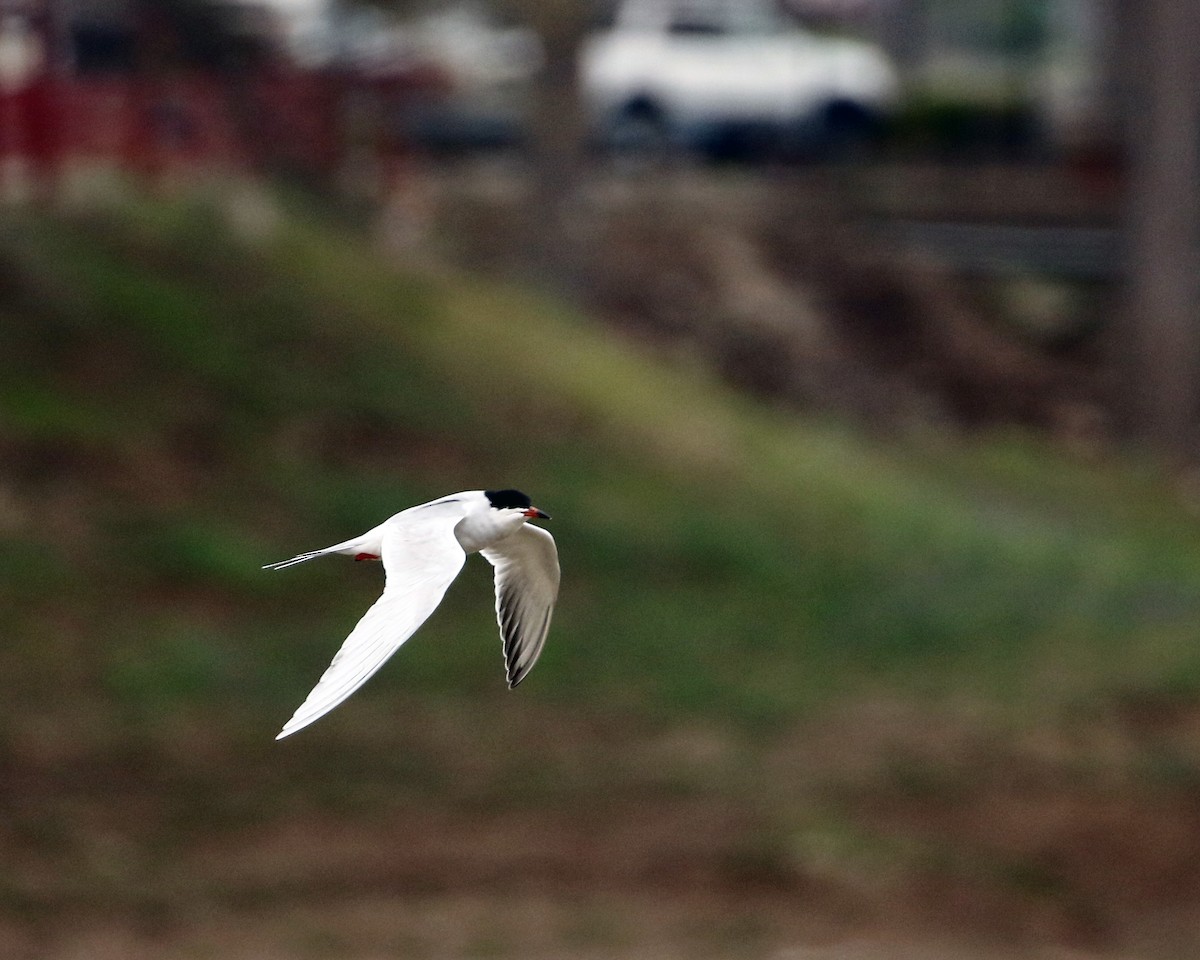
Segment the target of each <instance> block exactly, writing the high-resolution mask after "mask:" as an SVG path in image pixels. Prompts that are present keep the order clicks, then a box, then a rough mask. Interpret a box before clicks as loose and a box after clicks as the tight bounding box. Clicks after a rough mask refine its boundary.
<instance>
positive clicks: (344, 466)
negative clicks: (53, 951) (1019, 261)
mask: <svg viewBox="0 0 1200 960" xmlns="http://www.w3.org/2000/svg"><path fill="white" fill-rule="evenodd" d="M0 264H2V265H3V266H4V268H5V272H6V274H7V275H8V276H9V277H11V279H10V281H9V282H8V285H7V286H6V287H5V288H4V290H3V292H2V293H0V313H3V315H4V318H5V322H4V323H3V324H0V356H3V357H4V358H5V360H4V363H5V368H6V376H5V377H4V378H3V379H2V381H0V447H2V449H3V451H4V459H3V463H4V466H3V467H0V476H2V477H3V480H4V483H5V488H6V489H7V490H8V491H9V492H10V493H11V497H12V499H13V502H14V504H16V508H15V509H16V514H17V516H16V518H15V519H13V520H12V522H10V523H9V524H8V525H7V526H6V528H5V530H4V531H3V535H4V538H5V540H4V546H5V550H4V551H3V552H2V553H0V572H3V573H4V579H3V583H2V585H0V599H2V600H3V602H4V607H5V610H6V613H5V614H4V615H3V616H4V620H5V628H6V630H7V631H8V634H9V640H8V642H7V643H6V644H5V646H4V652H3V654H0V658H2V659H3V662H4V666H5V667H6V669H7V670H8V671H9V673H10V675H11V674H18V673H19V674H23V675H26V676H29V677H32V678H34V680H33V685H32V686H31V687H30V688H29V689H27V691H26V694H25V695H24V696H21V695H19V696H17V697H16V698H14V702H13V703H12V704H11V706H10V708H11V709H17V708H18V707H19V704H21V703H22V702H24V701H26V700H27V699H38V697H39V696H40V695H41V694H43V693H45V691H46V690H48V689H52V688H54V687H55V686H56V685H58V684H59V683H62V682H66V683H70V684H72V685H73V688H74V689H75V690H76V695H77V696H78V697H81V698H84V699H88V698H94V699H95V700H96V701H97V702H98V703H99V704H100V705H101V706H103V705H110V706H111V707H112V709H113V711H114V712H115V713H118V714H124V713H130V712H131V713H132V715H134V716H138V717H142V718H143V719H145V718H146V717H148V716H151V715H159V716H161V715H163V714H170V713H171V712H172V711H183V712H187V711H194V710H197V709H201V710H202V709H204V708H205V707H206V706H215V707H219V706H222V705H224V704H228V703H231V702H235V701H241V702H252V703H253V704H255V705H256V706H255V708H254V709H253V710H250V711H248V712H247V711H246V710H242V711H239V712H238V713H237V722H238V723H239V724H242V723H246V722H247V721H248V720H249V721H252V722H253V723H256V724H260V725H261V728H262V731H263V733H264V734H270V733H271V732H273V730H274V729H275V728H276V727H277V726H278V722H279V720H280V719H281V718H282V717H283V716H285V715H286V713H287V712H288V710H290V708H291V707H292V706H294V705H295V703H298V702H299V699H301V698H302V696H303V694H304V693H305V692H306V690H307V687H308V685H309V683H310V682H311V681H312V680H314V679H315V677H316V676H317V675H318V674H319V672H320V669H321V668H323V666H324V664H325V663H326V662H327V660H328V658H329V657H330V656H331V655H332V653H333V652H334V650H335V649H336V647H337V645H338V643H339V642H340V640H341V638H342V636H343V635H344V633H345V632H346V631H347V630H348V628H349V626H350V625H351V624H352V622H353V621H354V619H355V618H356V617H357V616H358V615H359V613H360V612H361V611H362V609H364V608H365V606H366V604H367V603H368V602H369V600H370V598H371V597H372V595H373V593H374V592H375V591H376V590H377V589H378V585H379V580H378V570H377V569H370V568H366V567H363V566H352V565H347V564H341V563H338V562H336V561H329V562H326V563H318V564H313V565H310V566H306V567H301V568H297V569H295V570H288V571H286V572H283V573H275V574H270V573H263V572H261V571H259V569H258V567H259V566H260V565H261V564H262V563H264V562H267V561H270V560H275V559H280V558H282V557H285V556H287V555H290V554H291V553H294V552H297V551H299V550H301V549H304V548H308V547H314V546H319V545H322V544H324V543H327V542H333V541H335V540H338V539H342V538H344V537H345V536H347V535H349V534H352V533H354V532H356V531H357V530H359V529H361V528H365V527H366V526H367V525H369V524H373V523H375V522H378V520H380V519H381V518H383V517H385V516H387V515H389V514H390V513H392V512H394V511H395V510H397V509H399V508H401V507H403V506H406V505H408V504H410V503H414V502H419V501H421V500H423V499H427V498H430V497H432V496H436V495H439V494H442V493H444V492H447V491H449V490H453V489H460V488H469V487H476V486H490V485H502V484H503V485H509V484H512V485H519V486H520V487H522V488H524V489H527V490H529V491H530V492H531V493H533V494H534V495H535V498H536V502H538V503H539V504H540V505H542V506H543V507H544V508H545V509H547V510H548V511H549V512H551V513H552V514H554V516H555V519H554V521H553V522H552V524H551V528H552V530H553V531H554V533H555V535H556V537H557V539H558V542H559V545H560V549H561V552H562V560H563V570H564V580H563V595H562V600H561V605H560V608H559V610H558V613H557V614H556V622H555V627H554V630H553V634H552V639H551V643H550V644H549V645H548V647H547V649H546V652H545V655H544V662H543V663H542V664H540V665H539V669H538V671H537V672H536V673H535V674H534V676H533V677H532V678H531V680H530V682H529V683H527V684H526V685H525V686H524V687H523V688H522V690H521V692H520V694H519V696H524V697H529V698H532V699H533V700H535V701H538V702H541V703H546V704H549V705H555V706H556V707H558V708H561V709H564V710H569V709H572V705H575V704H580V703H586V704H610V705H613V707H612V708H613V709H619V710H621V711H627V712H629V713H631V714H633V715H638V716H644V717H649V718H655V717H657V718H672V717H688V716H696V717H713V716H715V717H720V718H721V719H722V720H723V721H727V722H729V723H732V724H735V725H742V726H744V727H745V728H746V729H748V730H761V729H771V728H773V727H779V726H782V725H786V724H787V723H788V722H789V721H790V720H791V719H793V718H796V717H800V716H803V715H805V714H807V713H809V712H811V711H813V710H815V709H818V708H819V707H820V705H821V704H823V703H827V702H829V701H830V700H838V699H844V698H853V697H854V696H856V695H858V694H859V693H861V692H862V691H865V690H874V689H879V688H881V687H886V688H894V689H899V690H902V691H904V692H905V694H906V695H912V696H918V697H929V698H933V699H935V700H936V699H939V698H949V697H955V696H960V695H963V694H964V693H965V694H966V695H969V696H970V697H973V698H978V699H980V700H982V701H985V702H989V703H994V704H1002V705H1007V706H1008V707H1009V708H1012V709H1013V710H1014V711H1017V712H1020V711H1024V710H1027V709H1030V708H1033V707H1036V709H1038V710H1044V709H1049V710H1054V709H1058V708H1065V707H1066V706H1069V705H1070V704H1072V703H1075V702H1079V701H1082V700H1087V699H1088V698H1091V697H1095V696H1097V695H1101V694H1102V695H1105V696H1107V695H1110V694H1112V693H1114V692H1115V691H1120V690H1122V689H1127V688H1129V689H1138V690H1155V689H1159V688H1161V689H1170V690H1176V691H1177V690H1184V691H1188V695H1191V694H1192V692H1194V691H1196V690H1197V689H1198V687H1200V645H1197V644H1195V642H1194V635H1195V630H1194V624H1195V623H1197V622H1198V619H1200V617H1198V615H1200V553H1198V552H1197V551H1196V549H1195V547H1196V545H1197V540H1198V533H1200V529H1198V526H1197V522H1196V520H1195V518H1194V517H1193V516H1192V515H1191V514H1190V513H1188V512H1187V511H1186V510H1184V509H1183V508H1182V507H1181V505H1180V504H1179V502H1178V501H1177V498H1176V497H1175V496H1174V495H1173V493H1172V491H1171V488H1170V486H1169V484H1168V483H1167V482H1166V480H1165V479H1164V478H1163V477H1162V476H1160V475H1158V474H1157V473H1156V472H1155V471H1153V470H1151V469H1148V468H1145V467H1143V466H1140V465H1138V464H1133V463H1126V462H1111V463H1107V464H1102V465H1095V464H1089V465H1084V464H1080V463H1075V462H1071V461H1069V460H1067V459H1064V458H1063V457H1062V456H1061V455H1060V454H1058V453H1056V452H1055V451H1053V450H1051V449H1047V448H1044V447H1041V446H1039V445H1038V443H1036V442H1035V441H1031V440H1029V439H1025V438H1021V437H993V438H983V439H979V440H976V441H972V442H969V443H964V444H962V445H956V446H951V445H949V444H946V445H940V444H927V445H924V446H922V445H919V444H903V443H899V442H897V443H881V442H879V441H868V440H865V439H863V438H862V437H860V436H857V435H856V434H854V433H853V432H852V431H850V430H847V429H845V428H843V427H840V426H838V425H836V424H830V423H826V422H818V421H814V420H812V419H807V418H803V417H799V416H795V415H788V414H784V413H781V412H779V411H773V410H768V409H763V408H760V407H758V406H756V405H755V404H754V403H753V402H752V401H750V400H747V399H745V398H743V397H740V396H736V395H734V394H732V393H731V392H730V391H729V390H727V389H726V388H724V387H722V386H721V385H719V384H718V383H716V382H715V380H714V379H713V378H712V377H711V376H709V375H708V374H707V373H706V372H705V371H703V370H700V369H696V368H686V369H684V368H672V367H669V366H666V365H664V364H662V363H660V362H658V361H656V360H653V359H651V358H649V357H647V356H645V355H642V354H640V353H639V352H638V351H637V350H636V349H634V348H633V347H630V346H628V345H626V344H623V343H621V342H620V341H619V340H617V339H615V338H614V337H613V336H612V335H611V334H610V333H608V332H607V331H605V330H604V329H603V328H602V327H600V326H598V325H596V324H594V323H592V322H590V321H588V320H587V319H586V318H585V317H582V316H580V315H579V314H578V313H575V312H573V311H571V310H569V309H567V308H565V307H563V306H562V305H560V304H557V303H554V302H550V301H548V300H546V299H543V298H540V297H538V296H535V295H531V294H528V293H524V292H522V291H519V290H515V289H512V288H506V287H503V286H499V285H497V284H494V283H484V282H482V281H479V280H476V279H472V278H467V277H447V276H429V275H417V274H414V273H411V272H408V271H405V270H404V269H402V268H399V267H396V266H394V265H390V264H388V263H386V262H384V261H383V260H382V259H381V258H380V257H378V256H377V255H376V254H374V253H373V252H372V251H371V250H370V249H369V248H368V247H367V246H366V245H365V244H364V243H363V242H362V241H360V240H358V239H356V238H354V237H352V236H347V235H345V234H342V233H337V232H335V231H333V230H331V229H328V228H323V227H321V226H318V225H315V224H314V223H312V222H308V221H305V220H302V219H287V220H285V221H284V223H283V225H282V226H281V227H280V229H279V230H278V232H277V233H275V234H274V235H272V236H271V237H270V238H268V239H266V240H259V241H251V240H246V239H240V238H238V237H237V236H235V235H233V234H232V233H231V232H230V231H229V229H228V228H227V227H226V226H225V225H224V223H223V222H222V220H221V218H220V217H219V216H217V215H216V214H214V213H213V212H212V210H211V209H207V208H204V207H202V206H197V205H191V204H173V205H172V204H151V203H144V204H140V205H132V206H129V207H125V208H121V209H118V210H110V211H107V212H104V213H92V214H89V215H86V216H84V215H79V216H76V217H73V218H44V217H37V216H33V215H28V216H23V217H16V218H13V219H12V220H11V221H9V222H7V223H6V224H5V225H4V226H3V227H0ZM25 505H28V509H27V512H28V516H24V517H22V511H26V506H25ZM480 566H481V569H479V570H475V571H471V572H470V573H469V575H467V576H465V577H464V578H463V580H462V582H460V583H458V584H456V585H455V587H454V588H453V589H452V590H451V593H450V595H449V598H448V600H447V602H446V604H445V605H444V606H443V608H442V609H441V610H439V611H438V614H437V616H436V617H434V618H433V620H432V621H431V622H430V623H429V624H428V625H427V626H426V627H425V628H423V630H422V632H421V634H419V635H418V637H417V639H416V640H414V641H413V643H412V644H410V645H409V647H408V648H406V649H405V650H404V651H402V652H401V653H400V654H399V655H398V656H397V659H396V660H395V661H394V663H393V665H392V666H391V667H390V668H389V669H388V670H387V671H385V672H384V673H383V674H381V675H380V677H379V678H377V679H376V680H375V681H373V682H372V685H371V687H370V688H369V689H368V690H366V691H364V692H363V694H362V695H361V696H362V697H363V698H368V699H369V698H373V697H377V698H380V699H381V700H390V699H394V698H397V697H429V696H451V697H461V698H471V697H476V696H479V695H481V694H484V693H486V692H490V691H492V690H493V688H495V687H497V685H498V684H499V683H500V674H499V653H498V644H497V643H496V642H495V638H494V637H493V636H492V634H493V633H494V626H493V625H492V623H491V614H490V609H489V608H490V601H489V600H488V594H489V592H490V588H489V585H488V575H487V573H488V572H487V569H486V568H484V567H482V565H480ZM48 617H49V618H50V624H48V623H47V618H48ZM48 633H53V634H55V639H54V641H53V642H52V643H50V644H49V649H47V643H46V636H47V634H48ZM63 653H67V654H69V656H68V659H72V660H74V661H75V662H74V664H73V665H72V666H70V667H69V668H68V667H65V666H64V667H62V668H61V670H60V669H59V667H58V666H57V664H58V658H59V657H60V656H61V655H62V654H63ZM43 709H46V708H43ZM218 722H219V719H218ZM345 723H348V724H351V725H352V724H353V720H352V719H350V720H346V721H345Z"/></svg>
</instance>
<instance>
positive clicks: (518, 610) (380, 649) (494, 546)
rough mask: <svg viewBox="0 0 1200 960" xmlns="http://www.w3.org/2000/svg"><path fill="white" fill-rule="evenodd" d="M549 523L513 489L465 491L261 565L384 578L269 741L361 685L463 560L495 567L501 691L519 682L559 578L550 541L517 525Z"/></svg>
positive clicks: (540, 637) (543, 629)
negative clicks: (470, 557)
mask: <svg viewBox="0 0 1200 960" xmlns="http://www.w3.org/2000/svg"><path fill="white" fill-rule="evenodd" d="M549 519H550V518H549V517H548V516H547V515H546V514H544V513H542V511H541V510H539V509H538V508H537V507H535V506H533V504H532V503H531V502H530V499H529V497H527V496H526V495H525V494H523V493H522V492H521V491H520V490H467V491H465V492H463V493H452V494H450V496H448V497H441V498H440V499H438V500H431V501H429V503H422V504H421V505H420V506H416V507H409V508H408V509H407V510H402V511H401V512H400V513H397V514H396V515H395V516H394V517H391V518H390V519H388V520H385V521H384V522H383V523H381V524H380V525H379V526H377V527H374V528H373V529H371V530H368V531H367V532H366V533H364V534H363V535H362V536H361V537H355V538H354V539H352V540H346V541H345V542H343V543H336V544H334V545H333V546H332V547H325V548H324V549H323V550H311V551H309V552H308V553H302V554H300V555H299V556H296V557H292V559H290V560H282V561H280V562H279V563H271V564H268V565H267V566H265V567H264V568H263V569H264V570H282V569H283V568H284V567H290V566H292V565H293V564H296V563H303V562H304V561H305V560H311V559H313V557H323V556H325V554H327V553H341V554H346V555H348V556H351V557H354V559H355V560H382V561H383V568H384V571H385V573H386V575H387V579H386V583H385V585H384V588H383V594H382V596H380V598H379V599H378V600H376V601H375V603H374V604H373V605H372V606H371V609H369V610H368V611H367V612H366V613H365V614H364V615H363V618H362V619H361V620H359V621H358V625H357V626H356V627H355V628H354V629H353V630H352V631H350V636H348V637H347V638H346V641H345V643H343V644H342V648H341V649H340V650H339V651H338V652H337V654H336V655H335V656H334V658H333V662H332V663H330V664H329V667H328V669H326V671H325V673H324V674H322V676H321V679H320V680H318V681H317V685H316V686H315V687H313V689H312V692H311V693H309V695H308V697H307V699H306V700H305V701H304V703H302V704H301V705H300V708H299V709H298V710H297V711H296V713H295V714H294V715H293V716H292V719H291V720H289V721H288V722H287V723H286V724H285V725H284V727H283V730H282V731H280V733H279V736H277V737H276V738H275V739H276V740H282V739H283V738H284V737H286V736H289V735H291V734H293V733H295V732H296V731H297V730H300V729H302V728H303V727H306V726H308V725H309V724H310V723H312V722H313V721H314V720H317V719H319V718H320V717H323V716H324V715H325V714H327V713H328V712H329V711H330V710H332V709H333V708H334V707H336V706H337V705H338V704H339V703H341V702H342V701H343V700H345V699H346V698H347V697H349V696H350V694H352V693H354V691H355V690H357V689H358V688H359V687H361V686H362V685H363V684H364V683H366V682H367V680H368V679H369V678H370V677H371V676H372V675H373V674H374V673H375V671H376V670H378V669H379V668H380V667H382V666H383V665H384V663H386V662H387V659H388V657H390V656H391V655H392V654H393V653H395V652H396V651H397V650H399V649H400V646H401V645H402V644H403V643H404V641H405V640H407V639H408V638H409V637H411V636H412V635H413V634H414V633H415V632H416V630H417V628H418V627H419V626H421V624H422V623H424V622H425V621H426V620H427V619H428V618H429V615H430V614H431V613H433V611H434V610H436V609H437V605H438V604H439V603H441V602H442V597H443V596H444V595H445V593H446V589H447V588H448V587H449V586H450V583H451V581H453V580H454V578H455V577H456V576H458V572H459V570H461V569H462V566H463V563H464V562H465V561H466V559H467V554H469V553H481V554H483V557H484V559H485V560H487V561H488V562H489V563H490V564H491V565H492V566H493V567H494V568H495V573H496V620H497V621H498V622H499V624H500V639H501V640H502V641H503V644H504V665H505V670H506V673H507V677H508V685H509V687H515V686H516V685H517V684H518V683H520V682H521V681H522V680H524V679H525V677H526V675H527V674H528V673H529V671H530V670H531V669H533V665H534V663H536V662H537V658H538V655H539V654H540V653H541V652H542V647H543V646H544V645H545V643H546V634H547V633H548V632H549V630H550V615H551V613H553V611H554V601H555V599H556V598H557V597H558V577H559V573H558V550H557V548H556V547H555V546H554V538H553V537H552V536H550V534H549V533H547V532H546V531H545V530H543V529H542V528H541V527H535V526H532V525H531V524H529V523H527V522H526V521H528V520H549Z"/></svg>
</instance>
